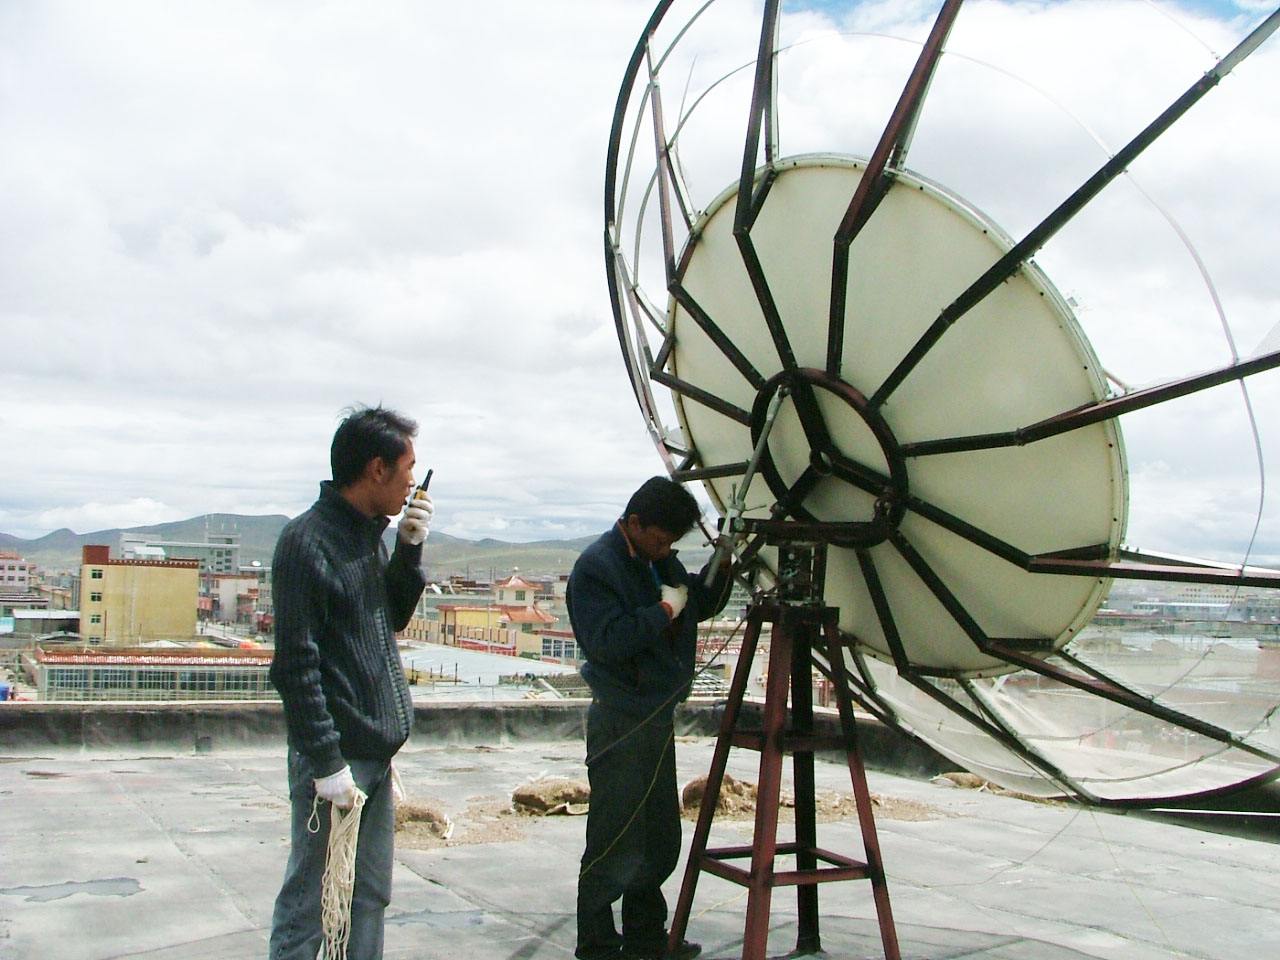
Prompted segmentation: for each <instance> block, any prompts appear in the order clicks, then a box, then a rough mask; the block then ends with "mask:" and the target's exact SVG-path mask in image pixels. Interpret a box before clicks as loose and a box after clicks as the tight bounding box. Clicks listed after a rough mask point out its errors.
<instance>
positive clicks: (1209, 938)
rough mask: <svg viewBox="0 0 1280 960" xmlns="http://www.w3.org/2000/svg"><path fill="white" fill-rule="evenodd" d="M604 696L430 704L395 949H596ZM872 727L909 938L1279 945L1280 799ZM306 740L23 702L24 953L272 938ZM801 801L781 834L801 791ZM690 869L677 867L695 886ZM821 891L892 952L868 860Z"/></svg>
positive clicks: (823, 776) (501, 956)
mask: <svg viewBox="0 0 1280 960" xmlns="http://www.w3.org/2000/svg"><path fill="white" fill-rule="evenodd" d="M584 710H585V703H584V702H582V701H576V702H575V701H556V702H543V701H527V702H523V703H520V702H515V703H505V704H503V703H499V704H474V705H462V704H431V705H419V707H418V710H417V716H416V723H415V730H414V734H413V737H412V738H411V739H410V741H409V743H408V745H407V746H406V748H405V749H404V750H403V751H402V752H401V754H400V757H399V759H398V761H397V765H398V768H399V770H400V773H401V775H402V777H403V780H404V783H405V786H406V789H407V793H408V800H407V803H406V805H405V806H404V808H403V810H402V815H403V816H402V819H403V823H402V824H401V827H400V830H399V832H398V836H397V854H396V861H397V862H396V869H395V877H394V884H395V886H394V893H393V897H392V904H391V907H390V909H389V911H388V915H387V944H386V954H385V955H386V957H388V958H393V960H399V958H404V960H408V958H434V957H440V958H453V957H457V956H466V957H468V958H470V960H533V958H547V960H568V958H570V957H572V953H573V946H574V933H575V930H574V901H575V889H576V878H577V871H578V859H579V857H580V856H581V851H582V843H583V829H584V823H585V818H584V817H582V816H580V815H578V814H580V813H581V811H582V809H583V806H582V801H583V800H584V799H585V798H583V797H581V796H578V795H574V794H573V793H572V791H568V792H563V791H560V790H559V788H561V787H563V786H564V784H556V783H554V782H553V781H557V780H561V781H567V782H569V783H573V782H575V781H585V779H586V774H585V769H584V767H583V754H584V746H583V721H584ZM716 723H717V716H716V708H715V706H714V705H712V704H704V705H688V706H686V707H685V708H684V709H683V710H682V712H681V714H680V715H678V717H677V724H678V728H677V729H678V731H679V732H680V734H681V735H680V737H679V739H678V743H677V761H678V773H679V781H680V783H681V784H682V785H684V784H686V783H687V782H689V781H696V779H697V778H699V777H701V776H703V775H705V773H706V771H707V769H708V767H709V765H710V761H711V753H712V749H713V746H714V740H715V737H714V732H715V729H716ZM860 736H861V737H862V742H863V749H864V754H865V756H866V758H867V761H868V764H869V766H870V767H871V770H870V772H869V780H870V786H871V790H872V793H873V796H874V798H875V809H876V818H877V820H876V823H877V828H878V832H879V837H880V845H881V848H882V851H883V855H884V862H885V865H886V872H887V875H888V887H889V892H890V896H891V898H892V906H893V914H894V918H895V921H896V928H897V934H898V939H899V942H900V944H901V948H902V956H903V957H904V958H906V957H909V958H913V960H917V958H918V960H924V958H930V960H959V958H966V960H996V958H999V960H1077V958H1108V960H1121V958H1123V960H1168V958H1182V957H1187V958H1197V960H1201V958H1210V960H1218V958H1221V960H1227V958H1238V957H1242V956H1257V957H1264V956H1276V955H1277V951H1278V950H1280V927H1278V926H1277V924H1276V923H1275V905H1276V903H1277V902H1280V875H1277V873H1276V871H1275V856H1276V846H1275V845H1274V842H1272V841H1269V840H1268V839H1267V837H1268V833H1267V821H1266V820H1265V818H1264V819H1263V820H1261V821H1258V820H1256V819H1255V820H1253V821H1251V824H1252V826H1250V829H1248V830H1246V831H1244V834H1246V835H1241V834H1240V832H1239V831H1237V832H1236V834H1235V835H1233V834H1231V833H1224V832H1214V831H1209V830H1203V829H1194V828H1192V827H1188V826H1183V825H1179V824H1177V823H1175V822H1172V821H1171V820H1168V819H1165V820H1160V819H1152V818H1150V817H1146V816H1142V817H1140V816H1136V815H1132V814H1128V815H1126V814H1119V813H1113V812H1103V811H1099V810H1096V809H1090V808H1086V807H1081V806H1078V805H1073V804H1071V805H1069V804H1064V803H1052V802H1049V803H1046V802H1030V801H1028V800H1025V799H1021V798H1018V797H1016V796H1011V795H1008V794H1004V793H1002V792H1000V791H999V790H998V789H992V788H990V787H987V786H984V785H982V784H981V783H980V782H978V781H976V779H975V778H971V777H964V776H948V775H940V774H944V773H946V771H945V770H943V769H942V768H941V767H940V766H939V763H938V759H939V758H937V757H936V755H931V754H929V753H927V752H926V751H924V750H923V749H922V748H920V747H918V746H916V745H914V744H911V743H910V742H908V741H906V740H904V739H902V738H901V737H899V736H898V735H896V734H892V733H890V732H888V731H885V730H883V729H882V728H878V727H877V726H876V725H875V724H873V723H871V722H870V721H867V722H865V723H863V724H861V726H860ZM284 751H285V747H284V739H283V723H282V719H281V714H280V708H279V706H278V705H269V704H261V705H250V704H199V705H196V704H154V705H142V704H119V705H92V706H86V705H82V704H39V703H11V704H5V705H3V706H2V707H0V798H2V799H0V805H2V807H3V810H4V816H3V818H0V960H35V958H39V960H114V958H126V957H129V958H134V957H136V958H147V960H177V958H182V960H243V958H248V957H263V956H265V955H266V943H267V936H268V928H269V923H270V915H271V908H272V903H273V899H274V897H275V893H276V890H277V888H278V884H279V881H280V878H281V875H282V871H283V869H284V863H285V858H286V855H287V850H288V802H287V796H286V786H285V771H284ZM839 760H840V758H839V757H833V758H829V759H819V761H818V763H817V778H816V779H817V788H818V818H819V824H818V828H819V840H820V841H821V843H822V845H823V846H824V847H826V848H827V849H830V850H836V851H841V852H844V853H846V854H849V855H852V856H855V857H856V856H858V855H860V854H861V851H862V848H861V841H860V838H859V834H858V829H857V821H856V819H855V818H854V817H853V816H852V813H851V809H850V802H851V801H850V798H849V793H850V789H849V777H848V770H847V768H846V767H845V766H844V765H843V763H841V762H839ZM757 763H758V755H756V754H753V753H751V752H748V751H737V750H735V751H733V752H732V753H731V756H730V761H729V771H728V772H729V775H730V776H731V777H733V778H734V779H735V780H736V781H738V785H737V786H735V787H732V788H731V789H727V790H726V791H725V793H724V794H722V801H724V804H725V806H726V808H727V809H726V810H725V811H724V812H723V813H722V814H720V815H718V816H717V818H716V820H715V821H714V823H713V826H712V839H713V841H714V842H716V843H730V844H749V843H750V842H751V835H752V829H753V825H752V819H751V810H752V797H751V786H750V785H751V784H752V783H754V781H755V780H756V777H757V769H756V764H757ZM788 786H789V783H788V782H787V781H784V793H785V791H786V790H787V788H788ZM542 787H552V788H555V789H552V790H550V791H548V790H543V789H540V788H542ZM513 796H515V797H517V798H518V799H519V800H521V801H522V802H520V803H519V804H516V803H513ZM540 798H541V799H540ZM548 801H549V802H548ZM686 816H692V814H691V813H688V812H687V813H686ZM782 820H783V821H784V823H783V826H782V828H781V829H780V835H781V834H785V833H786V830H787V824H786V822H785V821H786V820H787V810H786V809H785V808H784V810H783V811H782ZM1259 823H1260V824H1261V826H1259ZM692 826H693V825H692V822H691V821H690V822H688V823H687V827H686V831H685V847H686V850H687V848H688V844H689V841H690V835H691V834H692V832H693V831H692ZM682 863H683V861H682ZM681 873H682V871H681V870H678V871H677V873H676V874H675V875H674V876H673V877H672V878H671V880H670V881H669V884H668V887H667V894H668V901H669V902H670V903H671V904H672V905H673V906H674V903H675V898H676V895H677V893H678V891H679V887H680V880H681ZM820 897H821V901H820V902H821V924H822V925H821V935H822V946H823V950H824V952H825V953H827V954H829V955H831V956H835V957H841V958H863V957H866V958H875V957H881V956H883V952H882V948H881V943H880V937H879V932H878V929H877V924H876V914H875V909H874V906H873V902H872V897H871V889H870V885H869V884H867V883H866V882H863V881H848V882H840V883H833V884H824V885H823V886H822V887H821V893H820ZM745 905H746V891H745V890H744V889H743V888H741V887H738V886H736V885H733V884H730V883H728V882H726V881H723V880H720V879H718V878H716V877H714V876H710V875H704V876H703V877H702V878H701V880H700V882H699V885H698V888H697V895H696V898H695V900H694V903H693V909H692V913H691V916H690V922H689V932H688V936H689V938H690V939H693V940H696V941H699V942H701V943H702V944H703V946H704V956H706V957H708V958H711V960H718V958H731V957H736V956H739V955H740V952H741V946H742V937H743V921H744V912H745V909H746V907H745ZM795 920H796V900H795V896H794V895H793V894H792V893H791V890H790V889H789V888H779V889H778V890H776V891H775V892H774V896H773V905H772V911H771V932H770V939H769V954H770V955H771V956H781V955H786V954H788V953H789V952H790V951H792V949H793V947H794V945H795V937H796V930H795Z"/></svg>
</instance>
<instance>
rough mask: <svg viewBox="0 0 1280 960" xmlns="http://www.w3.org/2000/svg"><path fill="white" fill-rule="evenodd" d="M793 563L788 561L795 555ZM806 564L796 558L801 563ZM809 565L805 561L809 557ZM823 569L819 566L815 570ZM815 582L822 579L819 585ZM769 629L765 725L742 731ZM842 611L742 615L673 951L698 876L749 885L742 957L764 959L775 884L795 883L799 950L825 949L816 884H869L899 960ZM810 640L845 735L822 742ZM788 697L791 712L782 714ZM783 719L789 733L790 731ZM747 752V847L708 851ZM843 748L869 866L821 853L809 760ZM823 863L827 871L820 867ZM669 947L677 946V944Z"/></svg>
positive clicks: (796, 607)
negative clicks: (752, 799) (791, 829)
mask: <svg viewBox="0 0 1280 960" xmlns="http://www.w3.org/2000/svg"><path fill="white" fill-rule="evenodd" d="M792 559H793V560H794V557H793V558H792ZM804 562H805V559H804V558H803V557H801V563H804ZM809 562H810V563H811V557H810V558H809ZM822 566H824V564H822V563H821V561H819V571H820V570H821V567H822ZM817 582H818V583H820V582H821V579H820V576H819V578H817ZM766 622H767V623H771V624H772V625H773V626H772V631H771V639H770V643H769V673H768V678H767V681H766V686H765V702H764V711H763V726H762V728H761V729H756V730H740V729H739V728H738V720H739V715H740V713H741V709H742V698H743V694H744V692H745V691H746V686H747V677H748V675H749V674H750V671H751V662H752V658H753V656H754V654H755V651H756V646H757V643H758V641H759V638H760V631H761V627H762V625H763V624H764V623H766ZM837 622H838V611H837V610H836V608H834V607H827V606H822V605H821V604H816V603H812V602H809V603H795V602H787V601H786V600H784V601H781V602H768V603H759V602H757V603H754V604H753V605H752V607H751V609H750V611H749V612H748V615H747V628H746V633H745V634H744V637H743V642H742V651H741V654H740V656H739V659H738V665H737V668H736V670H735V671H734V675H733V682H732V684H731V686H730V689H729V699H728V702H727V703H726V704H725V708H724V715H723V716H722V718H721V721H720V732H719V735H718V737H717V740H716V747H715V753H714V755H713V757H712V760H711V769H710V771H709V773H708V774H707V785H706V792H705V794H704V796H703V798H702V807H701V810H700V811H699V814H698V825H697V827H696V828H695V830H694V834H693V845H692V847H691V849H690V852H689V860H688V863H687V865H686V867H685V873H684V881H683V883H682V884H681V887H680V897H679V899H678V900H677V902H676V909H675V914H674V916H673V917H672V923H671V941H670V942H671V944H673V945H675V944H679V943H680V942H681V941H682V940H683V939H684V935H685V931H686V928H687V926H688V922H689V913H690V909H691V907H692V904H693V895H694V889H695V888H696V886H697V883H698V875H699V873H700V872H701V871H704V870H705V871H707V872H708V873H713V874H715V875H716V876H718V877H723V878H724V879H726V880H729V881H732V882H733V883H737V884H740V885H742V886H745V887H747V888H749V891H750V892H749V893H748V896H747V919H746V930H745V933H744V935H743V947H742V958H743V960H764V958H765V953H766V946H767V941H768V935H769V909H770V902H771V898H772V895H773V888H774V887H776V886H795V887H796V896H797V905H798V935H797V938H796V952H797V953H813V952H817V951H819V950H821V948H822V947H821V939H820V936H819V929H818V927H819V923H818V919H819V918H818V887H817V885H818V884H819V883H827V882H831V881H834V880H854V879H865V880H870V881H871V888H872V893H873V896H874V899H875V906H876V914H877V917H878V918H879V924H880V938H881V941H882V943H883V944H884V954H885V958H886V960H899V957H900V954H899V951H898V936H897V931H896V929H895V928H894V924H893V913H892V911H891V909H890V906H889V891H888V888H887V886H886V884H885V876H884V866H883V863H882V861H881V858H880V843H879V840H878V839H877V837H876V827H875V819H874V816H873V814H872V811H871V794H870V792H869V790H868V789H867V777H866V771H865V769H864V768H863V764H862V757H861V754H860V753H859V751H858V740H857V730H856V728H855V721H854V716H853V703H852V700H851V698H850V696H849V685H848V678H847V675H846V673H845V666H844V657H843V653H842V650H841V643H840V636H839V630H838V628H837ZM815 643H821V644H822V645H823V649H824V652H825V653H826V655H827V658H828V662H829V663H830V665H831V666H830V669H831V680H832V683H833V687H834V694H835V698H836V703H837V705H838V707H839V712H840V729H841V733H840V734H839V735H836V736H830V737H820V736H816V735H815V734H814V729H813V682H812V674H811V669H812V659H811V651H812V649H813V647H814V645H815ZM788 693H790V701H791V709H790V711H788V709H787V701H788ZM788 712H789V713H790V721H791V723H790V726H789V727H788V726H787V719H788ZM731 746H733V747H746V748H749V749H752V750H759V751H760V777H759V784H758V791H757V798H756V822H755V834H754V838H753V842H752V845H751V846H749V847H747V846H737V847H720V848H716V849H707V838H708V835H709V834H710V831H711V821H712V818H713V817H714V816H715V808H716V800H717V799H718V797H719V795H720V787H721V784H722V782H723V779H724V771H725V764H726V762H727V761H728V758H729V748H730V747H731ZM822 749H838V750H843V751H844V753H845V754H846V756H847V757H848V762H849V774H850V777H851V779H852V782H853V795H854V800H855V802H856V804H857V813H858V823H859V826H860V827H861V829H862V842H863V847H864V849H865V856H866V861H865V862H862V861H858V860H854V859H851V858H849V857H845V856H842V855H840V854H837V853H833V852H831V851H829V850H824V849H822V848H820V847H819V846H818V845H817V823H816V813H815V806H814V768H813V756H814V752H815V751H816V750H822ZM785 753H790V754H792V760H793V770H794V779H795V840H794V842H790V843H786V842H784V843H779V842H778V836H777V834H778V799H779V793H780V788H781V783H782V764H783V755H784V754H785ZM778 856H794V857H795V869H794V870H778V869H777V867H776V863H775V861H776V859H777V857H778ZM746 857H750V859H751V866H750V869H745V870H744V869H743V868H741V867H738V866H734V865H732V864H730V863H729V862H727V861H729V860H732V859H740V858H746ZM819 862H821V863H822V864H823V866H818V864H819ZM673 949H674V947H673Z"/></svg>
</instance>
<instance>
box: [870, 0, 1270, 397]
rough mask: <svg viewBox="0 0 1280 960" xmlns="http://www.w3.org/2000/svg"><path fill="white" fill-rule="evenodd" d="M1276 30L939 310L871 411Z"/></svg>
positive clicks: (1203, 82) (1223, 63)
mask: <svg viewBox="0 0 1280 960" xmlns="http://www.w3.org/2000/svg"><path fill="white" fill-rule="evenodd" d="M1278 26H1280V10H1277V11H1276V12H1275V13H1273V14H1271V16H1269V17H1267V19H1266V20H1264V21H1263V22H1262V23H1261V24H1260V25H1259V26H1258V27H1257V28H1256V29H1254V31H1253V32H1252V33H1250V34H1249V36H1248V37H1246V38H1245V39H1244V40H1243V41H1241V43H1240V44H1239V45H1237V47H1236V48H1235V49H1234V50H1233V51H1232V52H1231V53H1229V54H1228V55H1227V56H1225V57H1223V58H1222V59H1221V60H1219V61H1218V63H1217V64H1216V65H1215V66H1214V67H1213V68H1212V69H1211V70H1209V71H1208V72H1207V73H1205V75H1204V76H1202V77H1201V78H1200V79H1199V80H1197V81H1196V82H1195V83H1194V84H1192V85H1191V86H1190V87H1189V88H1188V89H1187V91H1186V92H1185V93H1183V94H1182V96H1180V97H1179V98H1178V99H1177V100H1175V101H1174V102H1173V103H1172V104H1171V105H1170V106H1169V107H1168V108H1167V109H1166V110H1165V111H1164V112H1163V113H1161V114H1160V116H1158V117H1156V119H1155V120H1153V121H1152V122H1151V123H1150V124H1148V126H1147V127H1146V128H1145V129H1144V130H1143V131H1142V132H1141V133H1139V134H1138V135H1137V136H1136V137H1134V138H1133V139H1132V140H1130V141H1129V142H1128V143H1127V144H1126V145H1125V146H1124V147H1123V148H1121V149H1120V151H1119V152H1118V153H1116V154H1115V156H1113V157H1112V158H1111V159H1110V160H1109V161H1107V162H1106V163H1105V164H1103V166H1102V167H1101V168H1099V169H1098V171H1097V172H1096V173H1094V174H1093V176H1091V177H1090V178H1089V179H1088V180H1086V181H1085V182H1084V183H1083V184H1081V186H1080V187H1079V188H1077V189H1076V191H1075V192H1074V193H1073V194H1071V196H1069V197H1068V198H1067V199H1066V200H1064V201H1063V202H1062V203H1061V204H1060V205H1059V206H1058V208H1057V209H1056V210H1054V211H1053V212H1052V213H1050V214H1049V216H1047V217H1046V218H1045V219H1044V220H1042V221H1041V222H1040V223H1039V224H1038V225H1037V226H1036V227H1034V228H1033V229H1032V230H1031V232H1030V233H1028V234H1027V235H1026V237H1024V238H1023V239H1022V240H1021V241H1019V242H1018V243H1017V244H1016V245H1015V246H1014V247H1013V248H1012V249H1011V250H1010V251H1009V252H1008V253H1006V254H1005V255H1004V256H1002V257H1001V258H1000V259H999V260H997V261H996V262H995V263H994V264H993V265H992V266H991V267H990V268H989V269H988V270H987V271H986V273H984V274H983V275H982V276H981V277H979V278H978V279H977V280H975V281H974V282H973V283H972V284H971V285H970V286H969V288H968V289H967V290H965V291H964V292H963V293H961V294H960V296H958V297H957V298H956V299H955V300H954V301H952V302H951V303H950V304H949V305H948V306H946V307H944V308H943V310H942V312H941V313H940V314H939V315H938V317H937V319H935V320H934V322H933V323H932V325H930V327H929V328H928V330H926V331H925V333H924V334H923V335H922V336H921V337H920V339H919V340H917V341H916V343H915V344H914V345H913V346H912V347H911V349H910V350H909V351H908V352H907V354H906V356H904V357H903V358H902V360H901V361H899V363H898V365H897V367H895V368H894V370H893V371H892V372H891V373H890V374H889V376H888V377H887V378H886V379H885V381H884V383H882V384H881V385H880V388H879V389H878V390H877V391H876V392H875V393H874V394H873V395H872V397H871V405H872V407H877V408H878V407H880V406H881V405H883V404H884V402H885V401H886V400H887V399H888V398H889V396H890V395H891V394H892V393H893V391H894V390H896V389H897V388H898V387H899V386H900V385H901V384H902V381H903V380H905V379H906V378H907V376H908V375H910V373H911V371H912V370H914V369H915V368H916V366H917V365H918V364H919V363H920V361H921V360H923V359H924V357H925V356H926V355H927V354H928V353H929V351H930V350H931V349H932V348H933V346H934V345H935V344H936V343H937V342H938V341H939V340H940V339H941V338H942V335H943V334H944V333H946V332H947V330H948V329H950V327H951V325H952V324H953V323H955V322H956V321H957V320H959V319H960V318H961V317H963V316H964V315H965V314H966V313H968V312H969V311H970V310H971V309H973V307H975V306H977V305H978V304H979V303H981V302H982V301H983V300H984V299H986V297H987V296H988V294H990V293H991V292H992V291H993V290H995V289H997V288H998V287H999V286H1000V285H1001V284H1002V283H1004V281H1005V280H1007V279H1008V278H1009V277H1010V276H1012V275H1013V273H1014V272H1015V271H1017V270H1018V269H1019V268H1020V267H1021V266H1022V264H1023V263H1025V262H1026V261H1027V260H1028V259H1030V257H1031V256H1032V255H1033V254H1034V253H1035V252H1036V251H1037V250H1039V249H1040V248H1041V247H1042V246H1043V245H1044V244H1045V243H1046V242H1047V241H1048V240H1049V239H1050V238H1051V237H1053V235H1054V234H1055V233H1057V232H1058V230H1060V229H1061V228H1062V227H1063V226H1064V225H1066V224H1067V223H1068V222H1069V221H1070V220H1071V218H1072V217H1074V216H1075V215H1076V214H1077V213H1079V212H1080V211H1081V210H1082V209H1083V208H1084V207H1085V205H1086V204H1088V203H1089V201H1090V200H1092V199H1093V198H1094V197H1096V196H1097V195H1098V194H1099V193H1100V192H1101V191H1102V189H1103V188H1104V187H1105V186H1106V185H1107V184H1109V183H1110V182H1111V181H1112V180H1114V179H1115V178H1116V177H1118V176H1119V175H1120V174H1122V173H1124V171H1125V170H1126V169H1127V168H1128V167H1129V166H1130V165H1131V164H1132V163H1133V161H1134V160H1136V159H1137V158H1138V156H1139V155H1140V154H1141V153H1142V152H1143V151H1144V150H1146V148H1147V147H1149V146H1150V145H1151V144H1152V143H1154V142H1155V141H1156V139H1157V138H1158V137H1159V136H1160V135H1161V134H1162V133H1164V132H1165V131H1166V130H1167V129H1169V127H1170V126H1172V125H1173V124H1174V122H1176V121H1177V120H1178V119H1179V118H1180V117H1181V116H1182V115H1183V114H1185V113H1186V112H1187V111H1188V110H1190V109H1191V107H1193V106H1194V105H1195V104H1196V103H1197V102H1198V101H1199V100H1200V99H1201V98H1202V97H1203V96H1204V95H1205V94H1206V93H1208V92H1209V91H1210V90H1212V89H1213V88H1214V87H1215V86H1217V84H1218V82H1219V81H1220V80H1221V79H1222V78H1223V77H1224V76H1226V75H1227V74H1228V73H1230V72H1231V70H1232V69H1234V68H1235V67H1236V66H1237V65H1238V64H1239V63H1240V62H1241V61H1242V60H1244V58H1245V57H1247V56H1248V55H1249V54H1250V53H1252V52H1253V51H1254V50H1255V49H1256V48H1257V47H1258V45H1259V44H1261V43H1262V42H1263V41H1264V40H1265V39H1266V38H1267V37H1269V36H1270V35H1271V34H1272V33H1274V32H1275V30H1276V28H1277V27H1278Z"/></svg>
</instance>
